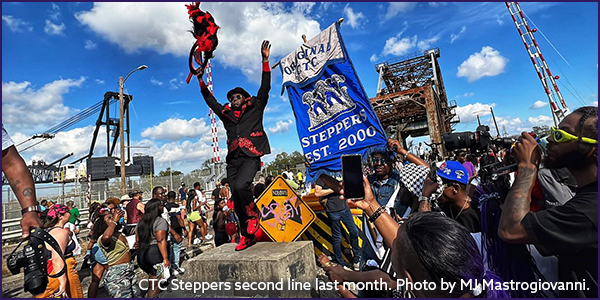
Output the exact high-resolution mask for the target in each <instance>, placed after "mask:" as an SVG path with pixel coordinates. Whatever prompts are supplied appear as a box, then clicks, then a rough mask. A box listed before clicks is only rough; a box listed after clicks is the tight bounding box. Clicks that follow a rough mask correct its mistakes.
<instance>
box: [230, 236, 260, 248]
mask: <svg viewBox="0 0 600 300" xmlns="http://www.w3.org/2000/svg"><path fill="white" fill-rule="evenodd" d="M254 244H256V238H254V237H251V238H248V237H246V236H242V237H241V238H240V243H239V244H238V245H237V246H235V251H242V250H244V249H246V248H248V247H250V246H252V245H254Z"/></svg>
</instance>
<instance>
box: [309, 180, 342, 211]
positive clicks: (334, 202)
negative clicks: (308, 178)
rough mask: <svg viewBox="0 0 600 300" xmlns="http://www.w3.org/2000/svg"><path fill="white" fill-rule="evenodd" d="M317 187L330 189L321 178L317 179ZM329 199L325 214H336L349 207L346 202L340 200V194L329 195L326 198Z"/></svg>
mask: <svg viewBox="0 0 600 300" xmlns="http://www.w3.org/2000/svg"><path fill="white" fill-rule="evenodd" d="M316 185H318V186H320V187H322V188H323V189H330V188H329V187H328V186H327V185H326V184H325V183H324V182H323V180H321V178H319V179H317V182H316ZM322 198H327V203H326V204H325V212H328V213H329V212H336V211H340V210H343V209H344V208H346V206H347V205H348V204H347V203H346V201H344V200H341V199H340V194H336V193H335V192H334V193H333V194H329V195H327V196H325V197H322Z"/></svg>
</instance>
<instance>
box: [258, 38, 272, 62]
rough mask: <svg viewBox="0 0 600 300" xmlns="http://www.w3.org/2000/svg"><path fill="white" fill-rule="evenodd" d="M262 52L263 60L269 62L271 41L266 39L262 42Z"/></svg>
mask: <svg viewBox="0 0 600 300" xmlns="http://www.w3.org/2000/svg"><path fill="white" fill-rule="evenodd" d="M260 54H261V55H262V60H263V62H269V56H270V55H271V43H270V42H269V41H268V40H264V41H263V42H262V46H261V47H260Z"/></svg>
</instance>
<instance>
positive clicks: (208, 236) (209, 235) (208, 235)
mask: <svg viewBox="0 0 600 300" xmlns="http://www.w3.org/2000/svg"><path fill="white" fill-rule="evenodd" d="M212 238H213V236H212V234H208V233H207V234H206V240H207V241H208V240H210V239H212Z"/></svg>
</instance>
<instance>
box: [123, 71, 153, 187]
mask: <svg viewBox="0 0 600 300" xmlns="http://www.w3.org/2000/svg"><path fill="white" fill-rule="evenodd" d="M146 68H148V66H146V65H141V66H139V67H137V68H135V69H134V70H133V71H131V72H129V74H127V76H125V79H123V77H119V106H120V108H121V111H120V113H119V138H120V143H121V195H125V194H126V192H127V183H126V182H125V134H124V133H123V132H124V128H125V124H124V123H125V122H124V117H123V115H124V110H125V104H124V100H123V86H124V85H125V81H127V78H129V76H131V74H133V73H134V72H135V71H139V70H143V69H146ZM127 111H129V110H127ZM127 133H128V134H129V129H128V132H127Z"/></svg>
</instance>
